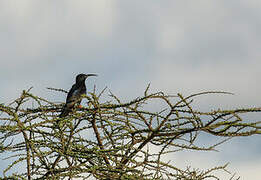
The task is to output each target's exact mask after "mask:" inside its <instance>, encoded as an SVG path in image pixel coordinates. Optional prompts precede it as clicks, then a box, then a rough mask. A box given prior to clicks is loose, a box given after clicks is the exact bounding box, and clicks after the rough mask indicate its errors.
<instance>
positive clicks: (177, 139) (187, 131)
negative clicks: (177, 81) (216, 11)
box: [0, 86, 261, 180]
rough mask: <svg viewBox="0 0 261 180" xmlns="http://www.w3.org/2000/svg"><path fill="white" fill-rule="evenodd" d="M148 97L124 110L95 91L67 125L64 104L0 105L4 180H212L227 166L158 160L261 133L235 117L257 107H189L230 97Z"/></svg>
mask: <svg viewBox="0 0 261 180" xmlns="http://www.w3.org/2000/svg"><path fill="white" fill-rule="evenodd" d="M48 89H50V90H54V91H58V92H66V91H64V90H62V89H55V88H48ZM148 91H149V86H148V87H147V88H146V90H145V92H144V96H143V97H139V98H136V99H134V100H132V101H130V102H127V103H122V101H121V100H120V99H119V98H118V97H117V96H115V95H113V94H112V93H110V96H109V97H110V98H111V99H110V100H108V101H104V102H102V101H101V100H100V99H101V97H102V96H103V95H104V93H106V90H102V91H101V92H100V94H98V95H96V94H95V91H94V92H93V93H90V96H85V97H84V98H85V99H86V100H87V101H88V105H87V106H85V108H78V109H74V111H73V113H72V114H70V115H69V116H67V117H65V118H59V117H58V114H59V112H60V110H61V107H62V104H57V103H53V102H50V101H48V100H46V99H44V98H41V97H38V96H35V95H33V94H32V93H30V90H28V91H23V93H22V95H21V96H20V97H19V98H18V99H16V100H15V101H13V102H12V103H10V104H9V105H4V104H0V123H1V126H0V135H1V136H0V153H2V154H3V155H5V156H7V153H8V155H9V157H8V158H9V159H12V163H11V164H9V165H8V166H7V167H6V169H5V171H4V172H3V173H4V176H5V177H6V178H7V177H8V178H14V179H15V178H19V179H63V178H65V177H67V178H68V179H72V178H82V179H87V178H89V177H95V178H97V179H177V180H183V179H184V180H185V179H195V180H196V179H197V180H203V179H207V178H210V177H212V178H214V179H218V177H217V176H216V175H215V172H216V171H219V170H224V171H226V168H227V165H225V166H218V167H214V168H211V169H209V170H205V171H204V170H198V169H196V170H195V169H192V168H190V167H188V168H187V169H185V170H182V169H179V168H178V167H176V166H173V165H172V164H171V163H170V162H164V161H163V160H162V156H164V155H170V154H173V153H175V152H176V151H180V150H184V149H189V150H191V149H193V150H198V151H212V150H215V147H216V146H218V145H219V144H221V143H223V142H225V141H227V140H228V139H231V138H232V137H236V136H250V135H253V134H261V126H260V124H261V121H245V120H243V119H242V116H241V115H242V114H246V113H253V112H261V108H257V107H255V108H241V109H233V110H220V109H217V110H214V111H210V112H202V111H200V110H196V109H195V107H194V101H195V99H194V98H195V97H197V96H202V95H206V94H229V93H227V92H219V91H216V92H200V93H197V94H192V95H190V96H187V97H185V96H183V95H181V94H177V96H168V95H165V94H164V93H162V92H159V93H152V94H149V93H148ZM155 103H158V104H161V105H160V106H159V107H162V105H163V109H159V108H158V107H157V106H156V107H155ZM31 104H33V106H32V105H31ZM151 104H153V105H151ZM57 122H59V125H58V128H57V127H56V126H55V125H57ZM202 132H205V133H208V134H209V135H214V136H217V137H220V136H221V137H225V139H222V140H221V141H220V142H216V143H215V144H210V145H208V146H204V147H202V146H201V145H198V144H197V143H196V139H198V138H199V134H200V133H202ZM155 147H157V148H155ZM155 149H160V150H158V151H156V150H155ZM22 164H26V167H27V171H26V173H25V172H24V171H23V170H22V169H21V171H18V172H16V173H13V174H12V175H10V173H8V172H11V169H12V168H13V167H15V166H19V165H22ZM232 178H234V176H233V177H232ZM232 178H231V179H232Z"/></svg>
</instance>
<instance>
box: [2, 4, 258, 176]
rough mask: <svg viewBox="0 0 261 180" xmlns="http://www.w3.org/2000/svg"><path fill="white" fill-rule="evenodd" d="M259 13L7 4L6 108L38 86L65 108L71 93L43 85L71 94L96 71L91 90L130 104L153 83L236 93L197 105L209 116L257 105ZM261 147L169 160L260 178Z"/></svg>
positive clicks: (235, 143) (249, 7) (247, 7)
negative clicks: (80, 78) (80, 79)
mask: <svg viewBox="0 0 261 180" xmlns="http://www.w3.org/2000/svg"><path fill="white" fill-rule="evenodd" d="M260 8H261V2H260V1H259V0H248V1H245V0H237V1H235V0H232V1H225V0H218V1H217V0H214V1H208V0H197V1H187V0H183V1H179V0H164V1H156V0H143V1H139V0H126V1H121V0H111V1H108V0H95V1H86V0H78V1H73V0H64V1H51V0H45V1H40V0H24V1H20V0H12V1H10V0H1V1H0V40H1V41H0V54H1V58H0V62H1V66H0V77H1V85H0V86H1V88H0V94H1V96H0V103H8V102H10V101H12V100H13V99H15V98H17V97H18V96H19V95H20V94H21V91H22V90H24V89H28V88H30V87H32V86H33V89H32V92H33V93H35V94H36V95H38V96H41V97H44V98H47V99H49V100H51V101H55V102H63V101H64V99H65V94H59V93H54V92H52V91H50V90H47V89H46V87H54V88H63V89H66V90H68V89H69V88H70V87H71V85H72V83H74V79H75V76H76V75H77V74H78V73H97V74H98V75H99V76H98V77H97V78H93V79H90V80H88V81H87V87H93V86H94V85H96V86H97V89H98V90H101V89H103V88H104V87H108V89H110V90H111V91H112V92H113V93H114V94H116V95H117V96H119V97H121V98H122V99H123V100H125V101H128V100H131V99H134V98H136V97H137V96H141V95H142V94H143V91H144V90H145V88H146V86H147V84H149V83H150V84H151V91H152V92H156V91H163V92H166V93H168V94H174V95H175V94H177V93H181V94H184V95H189V94H192V93H197V92H201V91H209V90H223V91H229V92H233V93H235V95H233V96H220V95H218V96H217V95H214V96H212V95H210V96H207V97H204V98H202V99H199V100H200V105H201V108H202V109H204V110H212V109H214V108H217V107H218V108H228V109H231V108H237V107H253V106H256V107H260V106H261V105H260V100H261V98H260V96H259V92H260V91H261V85H260V83H259V82H260V75H261V72H260V67H261V60H260V57H261V53H260V48H261V33H260V32H261V23H260V19H261V11H260ZM89 89H90V88H89ZM249 118H253V119H254V120H260V118H261V114H254V115H253V116H250V117H249ZM204 140H206V141H208V139H207V138H206V139H204ZM260 147H261V142H260V136H252V137H245V138H236V139H233V140H232V141H230V142H228V143H225V144H223V145H221V146H220V147H219V148H218V150H219V152H212V153H196V152H185V153H181V154H178V155H173V157H171V158H173V160H174V161H175V162H177V164H179V165H180V166H181V167H182V166H184V167H186V166H188V165H194V166H195V167H202V168H209V166H210V165H211V166H216V165H222V164H225V163H227V162H229V163H230V165H229V170H231V171H232V172H235V173H237V174H238V175H239V176H241V177H242V179H243V180H249V179H251V180H259V179H260V176H261V173H260V169H261V156H260V154H261V148H260ZM0 158H2V157H0ZM184 159H185V160H184ZM1 161H2V160H0V164H2V163H1ZM198 162H201V163H200V165H199V163H198ZM216 162H217V163H219V164H216ZM186 163H187V164H186ZM0 166H1V165H0ZM2 168H3V167H0V170H1V169H2Z"/></svg>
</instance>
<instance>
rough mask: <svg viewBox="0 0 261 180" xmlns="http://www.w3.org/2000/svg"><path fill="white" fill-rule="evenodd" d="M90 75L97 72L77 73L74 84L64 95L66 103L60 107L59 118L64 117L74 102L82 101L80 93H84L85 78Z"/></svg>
mask: <svg viewBox="0 0 261 180" xmlns="http://www.w3.org/2000/svg"><path fill="white" fill-rule="evenodd" d="M90 76H97V74H78V75H77V76H76V79H75V84H74V85H73V86H72V87H71V89H70V91H69V93H68V94H67V97H66V103H65V105H64V106H63V108H62V111H61V114H60V115H59V117H60V118H64V117H66V116H67V115H68V114H69V113H70V112H72V109H73V108H74V107H75V105H76V104H80V103H81V101H82V95H84V94H86V85H85V80H86V79H87V78H88V77H90Z"/></svg>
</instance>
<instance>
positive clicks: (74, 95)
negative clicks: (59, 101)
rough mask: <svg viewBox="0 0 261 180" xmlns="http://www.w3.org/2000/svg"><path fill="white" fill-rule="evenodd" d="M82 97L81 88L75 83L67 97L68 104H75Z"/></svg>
mask: <svg viewBox="0 0 261 180" xmlns="http://www.w3.org/2000/svg"><path fill="white" fill-rule="evenodd" d="M80 99H81V92H80V89H79V88H77V87H76V85H75V84H74V85H73V86H72V88H71V89H70V91H69V93H68V95H67V98H66V104H68V105H69V104H74V103H76V102H78V101H79V100H80Z"/></svg>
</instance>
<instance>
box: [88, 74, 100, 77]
mask: <svg viewBox="0 0 261 180" xmlns="http://www.w3.org/2000/svg"><path fill="white" fill-rule="evenodd" d="M85 76H86V77H89V76H98V75H97V74H85Z"/></svg>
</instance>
